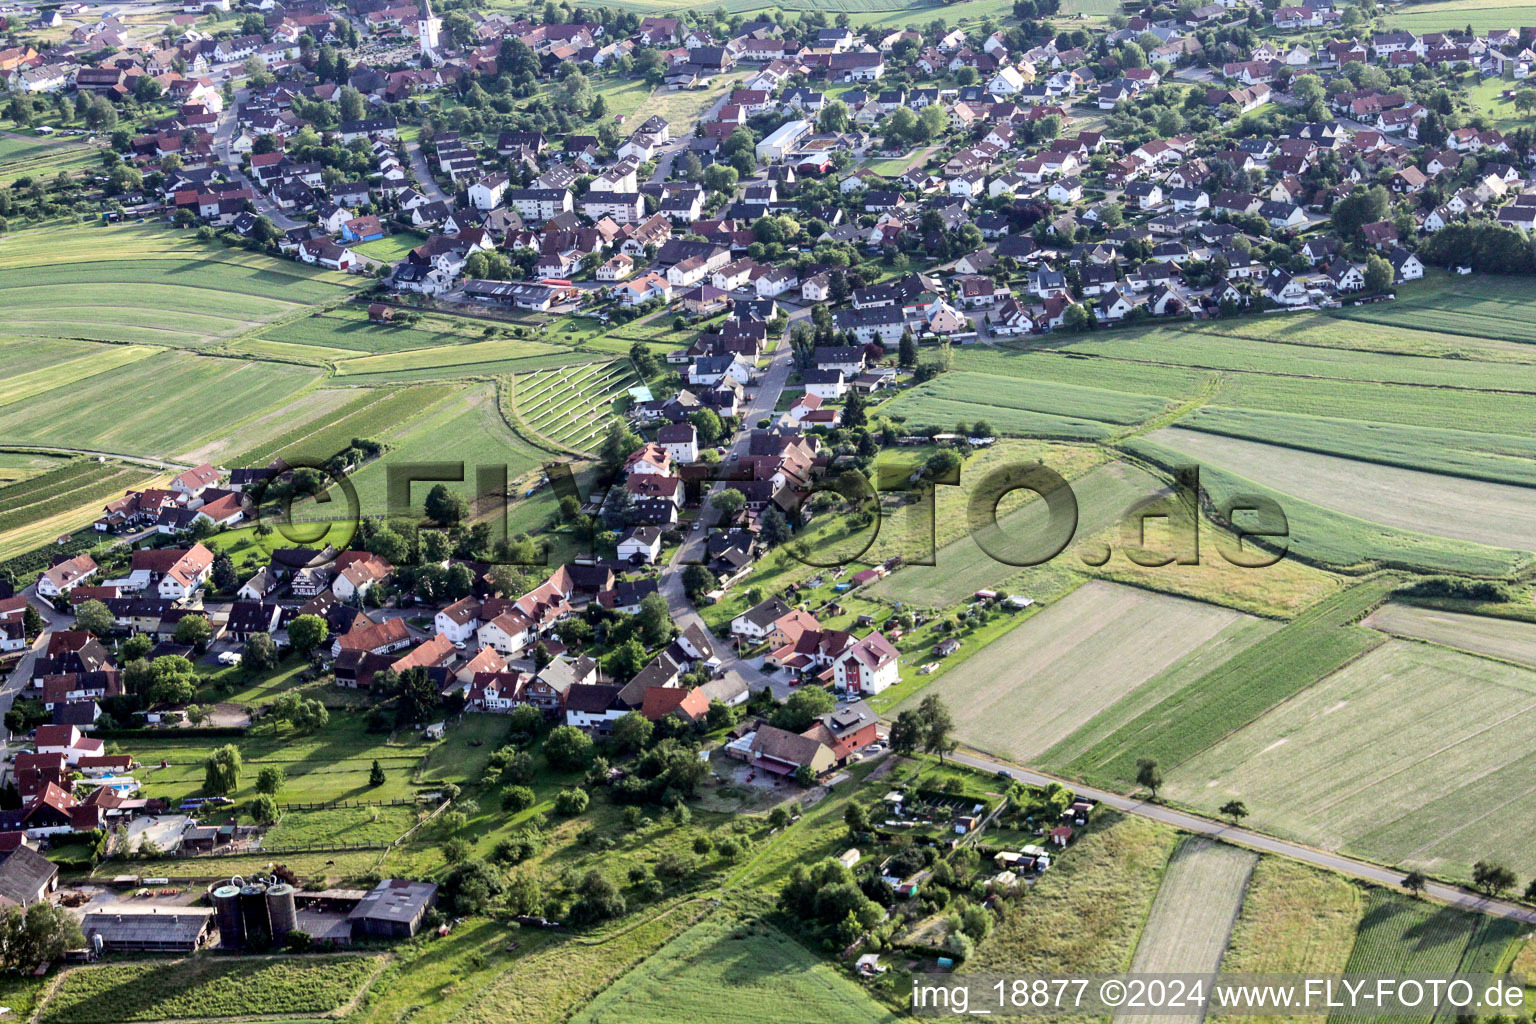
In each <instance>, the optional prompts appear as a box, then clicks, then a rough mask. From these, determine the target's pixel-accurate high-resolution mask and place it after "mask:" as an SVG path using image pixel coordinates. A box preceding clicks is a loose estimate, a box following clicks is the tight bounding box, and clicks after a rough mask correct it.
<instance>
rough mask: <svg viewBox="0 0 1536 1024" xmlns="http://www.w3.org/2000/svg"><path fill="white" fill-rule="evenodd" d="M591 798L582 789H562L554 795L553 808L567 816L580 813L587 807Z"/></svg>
mask: <svg viewBox="0 0 1536 1024" xmlns="http://www.w3.org/2000/svg"><path fill="white" fill-rule="evenodd" d="M591 802H592V798H591V797H589V796H588V795H587V791H586V790H584V789H574V788H573V789H562V790H561V791H560V795H559V796H557V797H555V810H556V811H558V812H560V813H561V814H564V815H567V816H574V815H577V814H580V813H581V812H582V811H585V810H586V809H587V805H588V804H590V803H591Z"/></svg>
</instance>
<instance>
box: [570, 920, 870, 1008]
mask: <svg viewBox="0 0 1536 1024" xmlns="http://www.w3.org/2000/svg"><path fill="white" fill-rule="evenodd" d="M896 1019H897V1018H896V1017H895V1016H893V1015H892V1014H891V1013H890V1011H888V1010H886V1009H885V1008H884V1007H882V1006H880V1005H879V1004H878V1003H876V1002H875V1001H874V1000H873V999H871V998H870V997H869V996H868V995H866V994H865V993H864V992H863V991H862V990H861V989H860V988H859V986H858V985H856V984H855V983H854V982H853V981H851V980H850V979H849V978H848V976H847V974H846V973H844V972H843V971H841V970H840V969H839V968H838V967H837V966H834V965H833V964H832V963H829V962H828V961H827V960H826V959H825V958H823V957H819V956H816V955H814V954H812V953H811V952H810V951H809V950H807V949H806V948H805V947H804V946H802V945H800V943H799V942H797V941H795V940H794V939H792V938H790V937H789V936H787V935H785V934H784V933H783V932H781V931H779V930H778V929H777V928H775V927H773V926H772V925H771V924H768V923H765V922H762V921H745V920H741V919H738V918H735V917H733V916H731V915H728V914H725V913H717V914H715V915H713V916H711V917H708V918H706V919H705V920H703V921H701V922H699V923H698V924H696V925H694V926H693V927H692V928H690V929H688V930H687V931H686V932H684V933H683V934H681V935H679V936H678V937H677V938H675V939H673V940H672V941H671V942H669V943H667V945H665V946H663V947H662V948H661V949H660V950H659V951H658V952H656V953H655V954H654V955H652V956H651V957H650V958H649V959H647V960H646V961H645V962H644V963H642V964H641V965H640V966H639V967H637V968H635V969H634V970H632V971H630V972H629V973H628V974H626V975H624V977H622V978H620V979H619V980H618V981H617V982H616V983H615V984H613V985H611V986H609V988H608V989H607V990H606V991H604V992H603V993H602V994H601V995H599V996H598V997H597V998H596V999H595V1000H593V1001H592V1003H591V1004H590V1005H589V1006H588V1007H587V1008H586V1009H585V1010H583V1011H582V1012H581V1013H579V1014H577V1015H576V1017H575V1018H573V1024H621V1022H622V1024H630V1022H633V1024H649V1022H657V1024H662V1022H672V1021H679V1020H710V1021H722V1022H735V1021H740V1022H747V1021H760V1020H771V1021H773V1022H774V1024H874V1022H894V1021H895V1020H896Z"/></svg>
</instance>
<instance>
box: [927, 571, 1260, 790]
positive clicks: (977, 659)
mask: <svg viewBox="0 0 1536 1024" xmlns="http://www.w3.org/2000/svg"><path fill="white" fill-rule="evenodd" d="M1244 620H1245V617H1244V616H1240V615H1239V614H1238V613H1236V612H1232V611H1228V610H1227V609H1224V608H1217V607H1215V606H1213V605H1206V604H1200V603H1197V602H1194V601H1186V600H1183V599H1181V598H1174V597H1164V596H1161V595H1158V594H1153V593H1149V592H1148V591H1145V590H1140V589H1135V588H1130V587H1122V586H1118V585H1116V584H1113V583H1101V582H1090V583H1087V584H1085V585H1084V586H1082V587H1079V588H1078V589H1077V590H1075V591H1073V592H1072V593H1071V594H1069V595H1068V596H1067V597H1065V598H1063V599H1062V600H1061V601H1058V602H1057V603H1056V604H1053V605H1051V606H1050V607H1048V608H1046V609H1045V610H1044V611H1042V612H1041V613H1040V614H1038V615H1036V616H1034V617H1033V618H1031V619H1030V620H1029V621H1028V622H1026V623H1024V624H1023V625H1021V626H1019V627H1018V628H1017V629H1014V630H1011V631H1010V632H1009V633H1008V634H1007V635H1006V636H1004V637H1002V638H1000V639H998V640H995V641H993V642H992V643H990V644H988V645H987V646H986V647H984V648H982V650H981V651H980V652H979V653H977V654H976V655H974V656H973V657H972V658H971V660H970V661H969V662H968V663H967V665H966V669H965V671H964V672H962V673H960V674H959V675H958V677H957V678H955V679H951V680H948V681H947V682H946V684H945V685H944V687H943V692H944V699H945V702H946V703H947V704H948V705H949V708H950V710H951V712H952V713H953V715H954V718H955V725H956V734H957V735H958V737H959V738H960V739H961V740H962V741H964V742H965V743H967V744H969V745H971V746H974V747H977V748H979V749H982V750H986V751H988V752H990V753H993V754H998V755H1002V756H1006V757H1008V758H1011V759H1014V760H1024V761H1031V760H1033V759H1035V758H1037V757H1038V756H1039V755H1040V754H1042V753H1043V752H1045V751H1046V750H1047V749H1049V748H1050V747H1052V746H1053V745H1055V744H1056V743H1058V742H1060V741H1061V740H1063V739H1065V738H1066V737H1068V736H1070V735H1071V734H1072V733H1073V732H1074V731H1076V730H1077V729H1078V728H1079V727H1080V726H1081V725H1082V724H1083V723H1084V722H1085V721H1087V720H1088V719H1090V718H1092V717H1093V716H1094V715H1095V714H1097V713H1099V712H1101V711H1103V710H1105V709H1106V708H1108V707H1110V706H1112V705H1114V704H1115V703H1116V702H1118V701H1119V700H1121V699H1122V698H1124V697H1125V696H1126V695H1127V694H1130V693H1131V692H1132V691H1134V690H1136V689H1137V688H1138V687H1140V686H1141V685H1142V684H1143V683H1145V682H1146V681H1147V680H1149V679H1151V678H1152V677H1154V676H1156V675H1157V674H1158V673H1160V672H1162V671H1163V670H1164V669H1165V668H1167V667H1168V666H1170V665H1171V664H1173V663H1174V662H1176V661H1178V660H1179V659H1180V658H1182V657H1184V656H1185V655H1187V654H1189V653H1190V652H1192V651H1194V650H1195V649H1196V648H1198V647H1200V646H1201V645H1202V644H1203V643H1205V642H1206V641H1208V640H1212V639H1214V638H1216V637H1218V636H1219V635H1221V634H1223V633H1224V632H1226V631H1228V630H1231V631H1233V632H1238V631H1241V630H1242V628H1243V622H1244ZM916 699H917V698H916V697H914V698H912V699H911V701H909V703H911V704H915V703H916Z"/></svg>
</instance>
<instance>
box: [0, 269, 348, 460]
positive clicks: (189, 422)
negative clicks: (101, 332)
mask: <svg viewBox="0 0 1536 1024" xmlns="http://www.w3.org/2000/svg"><path fill="white" fill-rule="evenodd" d="M3 301H4V299H3V292H0V302H3ZM319 379H320V373H319V371H318V370H315V369H312V368H308V367H300V366H289V365H283V364H278V363H248V362H242V361H240V360H236V359H218V358H212V357H207V356H199V355H194V354H192V353H189V352H179V351H164V352H161V353H159V354H157V355H153V356H150V357H149V358H146V359H139V360H137V361H135V362H133V363H130V364H128V365H127V366H124V367H121V368H120V369H118V370H116V371H114V372H112V373H106V374H98V375H97V376H94V377H87V378H85V379H84V380H83V381H77V382H75V383H73V384H69V385H65V386H60V387H55V388H52V389H51V390H48V391H44V392H42V393H41V394H38V395H35V396H33V397H32V398H30V399H29V400H28V401H26V402H22V403H13V404H11V405H8V406H3V407H0V442H5V443H11V444H46V445H58V446H63V447H70V448H83V449H96V450H99V451H108V452H121V453H123V454H128V455H155V456H164V457H172V458H174V457H175V456H176V455H179V454H181V453H184V452H188V451H191V450H193V449H195V448H197V447H198V446H199V444H200V443H202V442H204V441H207V440H211V439H215V438H224V437H229V436H242V435H241V431H242V430H243V429H244V428H245V426H246V425H247V422H248V421H252V420H256V419H258V418H261V417H269V414H271V413H272V412H273V411H274V410H277V409H280V408H282V407H283V406H285V405H287V404H288V403H289V402H292V401H294V396H295V395H298V394H300V393H302V392H304V391H306V390H307V389H308V388H310V387H311V386H312V385H314V384H315V383H317V382H318V381H319ZM268 422H271V420H270V418H269V419H268ZM243 436H244V437H245V440H246V443H249V442H250V441H251V440H254V438H252V437H250V436H249V435H248V434H247V435H243Z"/></svg>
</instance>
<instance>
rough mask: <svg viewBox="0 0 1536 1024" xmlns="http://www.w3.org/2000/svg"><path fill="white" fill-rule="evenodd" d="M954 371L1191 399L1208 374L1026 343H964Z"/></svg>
mask: <svg viewBox="0 0 1536 1024" xmlns="http://www.w3.org/2000/svg"><path fill="white" fill-rule="evenodd" d="M953 359H954V368H955V369H956V370H969V371H973V372H976V373H985V374H991V375H993V376H997V377H1020V378H1023V379H1026V380H1039V381H1053V382H1056V383H1060V384H1075V385H1077V386H1079V387H1085V388H1101V389H1104V390H1107V391H1117V392H1124V393H1128V394H1132V395H1154V396H1157V397H1159V398H1164V399H1173V398H1184V397H1188V396H1191V395H1194V394H1195V393H1196V392H1198V391H1199V390H1200V386H1201V382H1202V381H1203V380H1204V379H1205V378H1206V377H1208V376H1209V374H1206V373H1203V372H1201V371H1199V370H1193V369H1188V368H1186V367H1182V366H1176V365H1172V364H1166V365H1165V364H1160V363H1156V362H1136V361H1131V360H1122V359H1100V358H1092V357H1085V356H1084V355H1082V354H1078V353H1075V352H1064V351H1061V350H1058V349H1056V348H1037V347H1034V345H1032V344H1030V343H1027V342H1004V343H1001V344H997V345H966V346H962V347H961V348H959V349H957V350H955V352H954V355H953Z"/></svg>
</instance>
